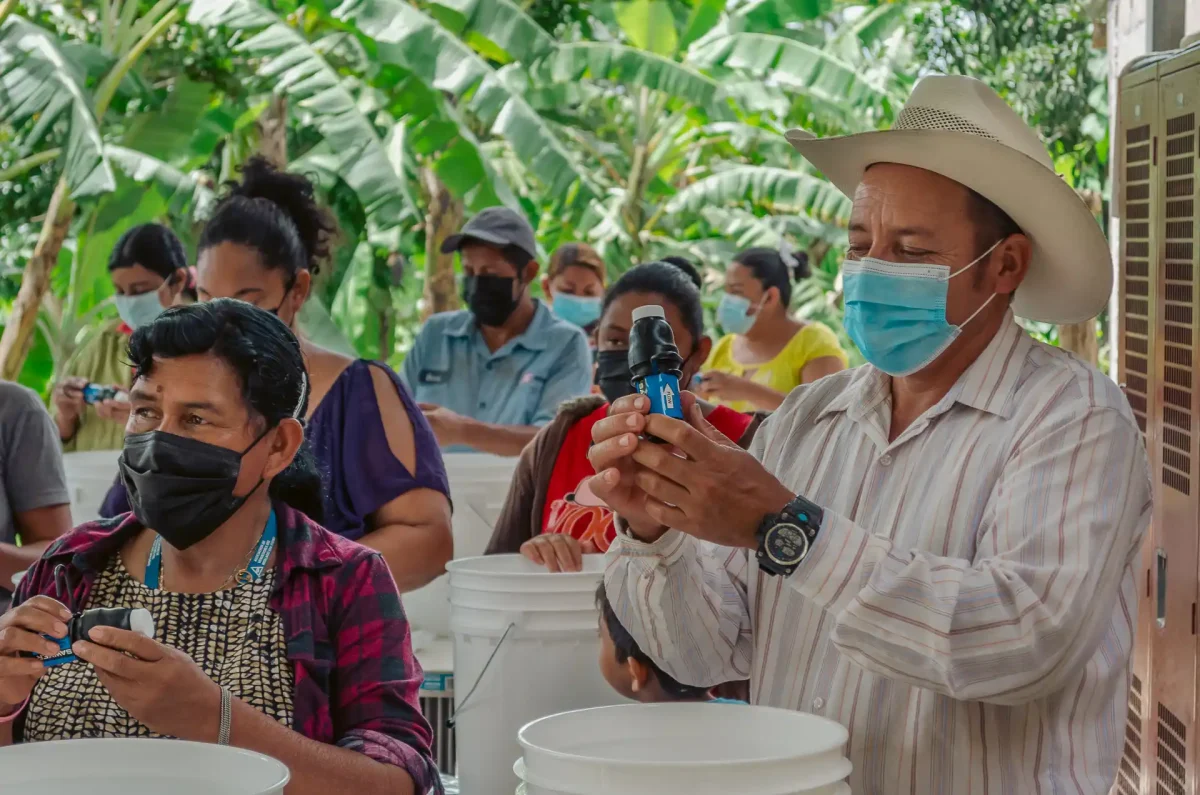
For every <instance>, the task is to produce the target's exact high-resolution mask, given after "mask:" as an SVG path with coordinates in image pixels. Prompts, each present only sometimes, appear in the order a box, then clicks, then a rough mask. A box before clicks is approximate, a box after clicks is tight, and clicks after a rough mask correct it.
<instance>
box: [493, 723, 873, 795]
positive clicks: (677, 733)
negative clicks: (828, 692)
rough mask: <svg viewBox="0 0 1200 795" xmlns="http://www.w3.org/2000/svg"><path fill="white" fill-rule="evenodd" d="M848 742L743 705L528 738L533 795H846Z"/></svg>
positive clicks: (525, 774)
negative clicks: (675, 794) (685, 794)
mask: <svg viewBox="0 0 1200 795" xmlns="http://www.w3.org/2000/svg"><path fill="white" fill-rule="evenodd" d="M847 737H848V733H847V732H846V729H845V728H844V727H843V726H842V725H841V724H839V723H835V722H834V721H831V720H829V719H827V718H822V717H819V716H817V715H810V714H808V713H805V712H793V711H791V710H785V709H773V708H770V707H751V706H743V705H739V704H704V703H695V702H692V703H677V704H626V705H622V706H616V707H602V708H599V709H587V710H580V711H577V712H569V713H566V714H563V715H552V716H550V717H548V718H542V719H541V720H537V721H534V722H533V723H530V724H529V725H527V726H525V727H524V728H522V729H521V731H520V743H521V747H522V749H523V752H524V756H523V758H522V759H518V760H517V764H516V765H515V766H514V772H515V773H516V774H517V775H518V776H519V777H520V778H521V779H522V780H523V781H524V782H525V787H524V795H659V793H687V795H728V794H729V793H731V792H733V793H738V795H843V793H848V792H849V789H848V788H847V786H846V784H845V780H846V778H847V777H848V776H849V775H850V770H851V767H852V766H851V764H850V761H849V760H848V759H846V758H845V757H844V756H843V748H844V746H845V744H846V739H847Z"/></svg>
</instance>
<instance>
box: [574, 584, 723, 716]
mask: <svg viewBox="0 0 1200 795" xmlns="http://www.w3.org/2000/svg"><path fill="white" fill-rule="evenodd" d="M596 607H598V608H599V609H600V612H601V613H603V614H604V626H606V627H608V636H609V637H610V638H612V642H613V646H615V647H616V649H617V662H619V663H621V664H622V665H623V664H625V662H626V661H627V660H628V659H629V658H630V657H632V658H633V659H635V660H637V661H638V662H640V663H641V664H642V665H644V666H646V667H647V668H649V669H650V670H651V672H652V673H653V674H654V678H655V679H657V680H658V684H659V686H660V687H661V688H662V689H663V692H664V693H666V694H667V695H669V696H670V697H671V698H676V699H681V700H682V699H693V698H704V697H705V696H707V695H708V692H709V690H710V689H711V688H707V687H697V686H695V685H685V684H682V683H680V682H679V681H678V680H676V679H675V678H674V677H672V676H671V675H670V674H668V673H667V672H666V671H664V670H663V669H661V668H659V667H658V665H657V664H656V663H655V662H654V660H651V659H650V658H649V657H648V656H646V654H645V652H643V651H642V650H641V648H640V647H639V646H638V645H637V641H636V640H634V639H633V636H632V635H630V634H629V632H628V631H627V630H626V629H625V627H623V626H621V622H620V621H619V620H618V619H617V614H616V612H615V611H614V610H613V608H612V604H610V603H609V601H608V594H607V593H605V591H604V583H600V587H599V588H597V589H596Z"/></svg>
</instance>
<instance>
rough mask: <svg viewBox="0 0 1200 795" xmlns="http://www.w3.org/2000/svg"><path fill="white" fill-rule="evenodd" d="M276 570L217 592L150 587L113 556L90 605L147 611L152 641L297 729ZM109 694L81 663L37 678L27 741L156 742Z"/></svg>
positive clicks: (28, 721)
mask: <svg viewBox="0 0 1200 795" xmlns="http://www.w3.org/2000/svg"><path fill="white" fill-rule="evenodd" d="M274 584H275V571H274V570H273V569H272V570H268V571H267V572H266V573H265V574H264V575H263V576H262V577H261V578H260V579H259V580H258V581H257V582H251V583H246V584H243V585H238V586H236V587H234V588H229V589H227V590H224V591H218V592H217V593H206V594H185V593H172V592H170V591H162V590H150V589H149V588H147V587H146V586H145V585H143V584H142V583H140V582H138V581H137V580H135V579H134V578H133V577H131V576H130V575H129V572H128V571H126V570H125V566H124V565H123V564H122V563H121V556H120V555H119V554H118V555H113V556H112V559H111V561H110V562H109V564H108V566H107V568H105V570H104V572H103V573H102V574H101V575H100V576H99V577H98V578H97V580H96V583H95V587H94V588H93V590H92V592H91V594H90V596H89V598H88V600H87V601H88V603H87V605H85V608H91V607H144V608H146V609H147V610H149V611H150V613H151V615H153V616H154V623H155V640H157V641H158V642H160V643H163V644H165V645H167V646H173V647H174V648H176V649H179V650H180V651H183V652H185V653H186V654H187V655H188V656H189V657H191V658H192V659H193V660H195V661H196V664H197V665H199V666H200V667H201V668H202V669H203V670H204V672H205V673H206V674H208V675H209V676H210V677H211V678H212V679H213V681H215V682H217V683H218V684H220V685H223V686H224V687H227V688H229V691H230V692H231V693H232V694H233V696H234V697H235V698H240V699H241V700H243V701H245V702H246V703H248V704H250V705H251V706H253V707H254V708H255V709H257V710H258V711H260V712H262V713H264V714H266V715H269V716H271V717H272V718H274V719H275V720H277V721H279V722H280V723H282V724H284V725H285V726H288V727H289V728H290V727H291V726H292V686H293V676H294V674H293V671H292V664H291V663H290V662H289V661H288V658H287V649H286V644H285V642H284V633H283V622H282V620H281V619H280V615H279V613H277V612H275V611H273V610H271V608H270V606H269V603H270V598H271V589H272V588H273V587H274ZM157 736H161V735H156V734H154V733H153V732H151V731H150V729H148V728H147V727H146V726H144V725H142V724H141V723H139V722H138V721H137V720H135V719H134V718H132V717H131V716H130V715H129V713H127V712H126V711H125V710H124V709H122V708H121V707H120V705H118V704H117V703H116V702H115V701H114V700H113V698H112V696H111V695H109V693H108V690H106V689H105V687H104V685H102V684H101V683H100V680H99V678H98V677H97V676H96V672H95V671H94V670H93V669H92V667H91V666H90V665H88V664H87V663H85V662H83V661H82V660H80V661H76V662H73V663H68V664H66V665H60V666H58V667H56V668H51V669H50V670H48V671H47V672H46V674H45V675H44V676H43V677H42V678H41V679H40V680H39V681H38V684H37V686H36V687H35V688H34V691H33V698H31V699H30V701H29V710H28V712H27V713H26V716H25V727H24V731H23V739H24V740H25V742H34V741H38V740H62V739H72V738H79V737H157Z"/></svg>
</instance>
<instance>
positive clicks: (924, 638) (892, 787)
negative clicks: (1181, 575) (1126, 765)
mask: <svg viewBox="0 0 1200 795" xmlns="http://www.w3.org/2000/svg"><path fill="white" fill-rule="evenodd" d="M789 139H790V140H791V141H792V143H793V145H794V146H795V147H796V149H797V150H799V151H800V153H801V154H803V155H804V156H805V157H807V158H808V159H809V160H810V161H811V162H812V163H813V164H814V165H815V166H816V167H817V168H819V169H820V170H821V171H822V172H824V173H825V174H826V175H827V176H828V177H829V178H830V179H831V180H832V181H833V182H834V184H835V185H837V186H838V187H839V188H840V189H841V190H842V191H844V192H845V193H846V194H847V195H848V196H852V197H853V199H854V211H853V216H852V220H851V225H850V245H849V250H848V252H847V258H846V264H845V267H844V269H843V278H844V285H845V287H844V292H845V301H846V328H847V331H848V332H849V334H850V336H851V337H852V338H853V339H854V341H855V343H857V345H858V346H859V348H860V349H861V351H862V353H863V355H864V356H865V357H866V359H867V361H868V362H870V364H869V365H867V366H865V367H862V368H859V369H857V370H853V371H849V372H843V373H839V374H836V375H833V376H830V377H828V378H825V379H823V380H821V381H818V382H816V383H814V384H811V385H808V386H802V387H800V388H799V389H797V390H795V391H794V392H792V394H791V395H790V396H789V397H788V398H787V400H786V401H785V402H784V404H783V406H782V407H781V408H780V409H779V411H778V412H776V414H775V415H774V416H773V417H772V418H771V420H769V421H768V423H767V424H766V425H764V426H763V429H762V430H761V431H760V432H759V434H758V437H757V438H756V439H755V443H754V445H753V446H752V448H751V451H750V452H743V451H741V450H740V449H738V448H736V447H734V446H733V445H730V444H728V443H727V442H725V440H724V439H722V438H721V437H720V436H719V434H716V433H714V432H713V430H712V429H711V428H710V427H709V426H708V424H707V423H706V422H705V421H704V420H703V418H702V417H701V416H700V414H699V412H698V411H696V410H695V406H694V405H692V406H691V412H690V415H689V419H690V422H688V423H685V422H680V421H676V420H672V419H669V418H665V417H662V416H649V415H648V414H647V408H646V404H645V401H644V399H642V398H640V397H638V396H633V397H630V398H626V399H624V400H623V401H621V402H618V404H616V405H614V406H613V409H612V412H611V414H610V416H609V418H608V419H605V420H602V421H601V422H599V423H597V424H596V426H595V430H594V433H593V438H594V440H595V444H594V446H593V447H592V452H591V459H592V463H593V465H594V466H595V468H596V471H597V472H598V473H599V474H598V475H597V476H596V477H594V478H593V479H592V481H591V482H590V486H591V489H592V491H593V492H595V494H596V495H598V496H599V497H601V498H603V499H605V500H606V501H607V502H608V504H609V506H610V507H612V508H613V509H614V510H616V512H617V513H618V515H619V517H620V519H621V521H620V522H619V526H621V527H622V534H621V535H620V536H619V538H618V540H617V541H616V542H615V543H614V544H613V546H612V548H611V550H610V551H609V553H608V554H609V564H608V572H607V575H606V584H607V591H608V595H609V600H610V602H611V603H612V605H613V607H614V608H615V609H616V611H617V614H618V616H619V618H620V620H621V622H622V624H623V625H624V626H625V627H626V628H627V629H628V630H629V631H630V634H631V635H633V637H634V639H635V640H636V641H637V643H638V645H639V646H640V647H641V648H643V649H645V650H646V651H647V653H649V654H650V655H651V656H652V657H653V658H654V659H655V662H657V663H658V664H659V665H660V666H661V667H662V668H663V669H664V670H665V671H666V672H667V673H669V674H670V675H671V676H673V677H674V678H675V679H677V680H679V681H680V682H683V683H686V684H690V685H715V684H717V683H720V682H727V681H731V680H737V679H747V678H748V679H749V680H750V688H751V697H752V700H753V702H754V703H756V704H763V705H769V706H774V707H783V708H786V709H795V710H803V711H806V712H813V713H817V714H819V715H824V716H826V717H829V718H832V719H833V720H835V721H838V722H840V723H842V724H844V725H845V726H847V727H848V728H849V729H850V740H849V744H848V748H847V754H848V756H849V758H850V760H851V761H852V762H853V764H854V770H853V772H852V773H851V775H850V782H849V783H850V787H851V789H852V790H853V791H854V792H855V793H870V795H878V794H879V793H883V794H884V795H890V794H891V793H921V795H924V794H925V793H932V792H945V793H956V794H957V793H968V792H975V793H981V792H992V793H1004V794H1005V795H1007V794H1008V793H1032V792H1039V791H1040V792H1057V791H1069V792H1073V793H1089V794H1094V795H1100V794H1101V793H1107V792H1108V791H1109V788H1110V787H1111V786H1112V783H1113V780H1114V777H1115V775H1116V769H1117V761H1118V758H1119V755H1120V751H1121V743H1122V736H1121V732H1120V731H1119V727H1120V726H1121V725H1122V723H1123V722H1124V718H1125V703H1126V696H1125V688H1126V681H1127V676H1128V663H1129V653H1130V647H1131V645H1132V641H1133V629H1134V611H1135V607H1136V598H1137V595H1136V593H1135V589H1134V576H1133V570H1132V568H1131V564H1132V561H1133V560H1134V557H1135V555H1136V554H1137V552H1138V549H1139V547H1140V544H1141V541H1142V536H1143V534H1144V532H1145V530H1146V526H1147V523H1148V521H1149V516H1150V481H1149V473H1148V468H1147V464H1146V458H1145V454H1144V451H1143V445H1142V439H1141V436H1140V434H1139V431H1138V428H1137V426H1136V424H1135V423H1134V419H1133V416H1132V413H1131V411H1130V409H1129V406H1128V405H1127V403H1126V401H1125V399H1124V396H1123V395H1122V394H1121V392H1120V390H1119V389H1118V388H1117V387H1116V385H1115V384H1113V383H1112V382H1111V381H1110V380H1109V379H1107V378H1106V377H1105V376H1103V375H1102V374H1101V373H1099V372H1097V371H1096V370H1095V369H1094V368H1092V367H1090V366H1088V365H1087V364H1085V363H1083V362H1081V361H1079V360H1078V359H1076V358H1074V357H1073V356H1071V355H1070V354H1068V353H1065V352H1063V351H1061V350H1058V349H1056V348H1053V347H1050V346H1047V345H1043V344H1041V343H1038V342H1035V341H1034V340H1032V339H1031V338H1029V337H1028V336H1027V335H1026V334H1025V333H1024V332H1023V331H1022V329H1021V327H1020V326H1019V325H1017V323H1016V321H1015V320H1014V314H1015V315H1020V316H1023V317H1026V318H1030V319H1033V320H1040V321H1046V322H1052V323H1069V322H1074V321H1079V320H1083V319H1085V318H1088V317H1092V316H1093V315H1095V314H1096V313H1098V312H1099V311H1100V310H1101V309H1102V308H1103V307H1104V306H1105V303H1106V301H1107V299H1108V296H1109V292H1110V290H1111V288H1112V272H1111V260H1110V257H1109V254H1108V247H1107V245H1106V243H1105V240H1104V237H1103V235H1102V233H1101V231H1100V229H1099V227H1098V226H1097V225H1096V222H1095V221H1094V220H1093V218H1092V217H1091V215H1090V213H1089V212H1088V210H1087V208H1086V207H1085V206H1084V204H1083V203H1082V202H1081V201H1080V200H1079V199H1078V198H1077V197H1076V196H1075V194H1074V192H1073V191H1072V190H1071V189H1070V188H1069V187H1068V186H1067V185H1066V184H1064V183H1063V181H1062V180H1061V179H1059V177H1058V176H1057V175H1056V174H1055V173H1054V170H1053V167H1052V165H1051V163H1050V160H1049V158H1048V157H1047V156H1046V152H1045V150H1044V149H1043V147H1042V146H1041V144H1040V143H1039V141H1038V138H1037V136H1036V135H1035V134H1034V132H1033V131H1032V130H1030V129H1029V127H1027V126H1026V125H1025V124H1024V123H1023V122H1022V121H1021V119H1020V118H1019V117H1018V116H1017V115H1016V114H1015V113H1014V112H1013V111H1012V110H1011V109H1010V108H1009V107H1008V106H1007V105H1006V104H1005V103H1004V102H1003V101H1002V100H1001V99H1000V98H999V97H998V96H996V95H995V94H994V93H993V92H992V91H991V90H989V89H988V88H987V87H985V86H984V85H983V84H982V83H979V82H977V81H975V80H971V79H967V78H963V77H942V76H936V77H927V78H925V79H924V80H922V81H921V82H920V83H918V84H917V86H916V88H915V89H914V91H913V94H912V97H911V99H910V100H909V102H908V104H907V105H906V106H905V108H904V110H903V112H902V113H901V114H900V116H899V117H898V119H897V122H896V124H895V126H894V128H893V129H891V130H888V131H884V132H872V133H866V134H861V135H852V136H847V137H843V138H833V139H827V140H815V139H813V138H812V137H811V136H809V135H807V134H805V133H802V132H799V131H795V132H792V133H790V134H789ZM643 434H645V435H646V436H643ZM647 436H654V437H657V438H658V439H661V440H665V442H666V443H667V445H663V444H654V443H649V442H647V441H646V437H647ZM668 445H669V446H668ZM671 446H673V447H674V450H672V449H671Z"/></svg>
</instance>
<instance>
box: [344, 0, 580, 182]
mask: <svg viewBox="0 0 1200 795" xmlns="http://www.w3.org/2000/svg"><path fill="white" fill-rule="evenodd" d="M334 15H335V16H336V17H337V18H338V19H342V20H345V21H346V22H349V23H351V24H353V25H355V26H356V27H357V28H358V30H359V31H361V32H362V34H363V35H364V36H367V37H368V38H370V39H372V40H373V41H374V42H375V44H376V45H377V47H378V55H379V58H380V60H382V61H384V62H385V63H392V64H395V65H398V66H400V67H402V68H404V69H406V70H408V71H411V72H412V73H413V74H414V75H416V76H417V77H418V78H419V79H421V80H422V81H423V82H424V83H425V84H426V85H428V86H430V87H431V88H433V89H436V90H438V91H444V92H446V93H448V94H450V95H451V96H453V97H454V98H455V99H456V100H459V101H460V102H462V105H463V106H464V107H465V108H467V109H468V110H470V111H471V113H472V114H474V115H475V116H477V117H478V118H479V119H481V120H482V121H483V123H484V124H486V125H487V126H488V127H489V128H490V129H491V132H492V133H493V134H495V135H498V136H500V137H502V138H504V139H505V140H506V141H507V142H508V144H509V146H511V147H512V149H513V151H514V152H516V154H517V156H518V157H519V158H520V159H521V161H522V162H523V163H524V164H525V165H526V167H527V168H528V169H529V171H530V173H532V174H533V175H534V176H535V177H537V178H538V179H539V180H541V182H542V183H543V184H544V185H545V186H546V189H547V195H548V196H552V197H556V198H557V197H566V198H567V200H568V201H569V200H570V199H571V198H573V197H578V198H584V199H586V197H588V196H591V195H594V194H595V190H594V189H593V188H592V187H591V185H590V180H589V177H588V174H587V172H586V170H584V169H583V168H582V167H581V166H580V165H579V164H578V163H576V161H575V159H574V158H573V156H572V154H571V152H570V151H569V150H568V149H567V148H566V147H565V146H564V145H563V143H562V142H561V141H560V140H559V138H558V136H557V134H556V133H555V131H554V130H553V129H552V127H551V126H550V124H548V123H547V122H546V121H545V120H544V119H543V118H542V117H541V116H540V115H539V114H538V113H537V111H535V110H534V109H533V107H531V106H530V104H529V103H528V102H527V101H526V100H525V98H524V96H523V94H522V91H521V90H520V89H519V87H518V85H517V77H518V75H517V73H516V72H514V71H512V70H511V69H510V70H503V69H502V70H495V69H493V68H492V67H491V65H490V64H489V63H488V62H487V61H486V60H484V59H483V58H482V57H480V56H479V55H478V54H477V53H476V52H475V51H474V50H472V49H471V48H470V47H469V46H467V45H466V44H465V43H463V41H462V40H461V39H459V38H458V37H457V36H455V35H454V34H453V33H451V32H450V31H448V30H446V28H444V27H442V26H441V25H440V24H439V23H438V22H437V20H435V19H433V18H432V17H430V16H428V15H426V14H424V13H422V12H421V11H419V10H417V9H416V8H414V7H413V6H411V5H409V4H408V3H406V2H403V0H346V2H344V3H343V4H342V5H341V6H339V7H338V8H337V9H336V11H335V12H334Z"/></svg>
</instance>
